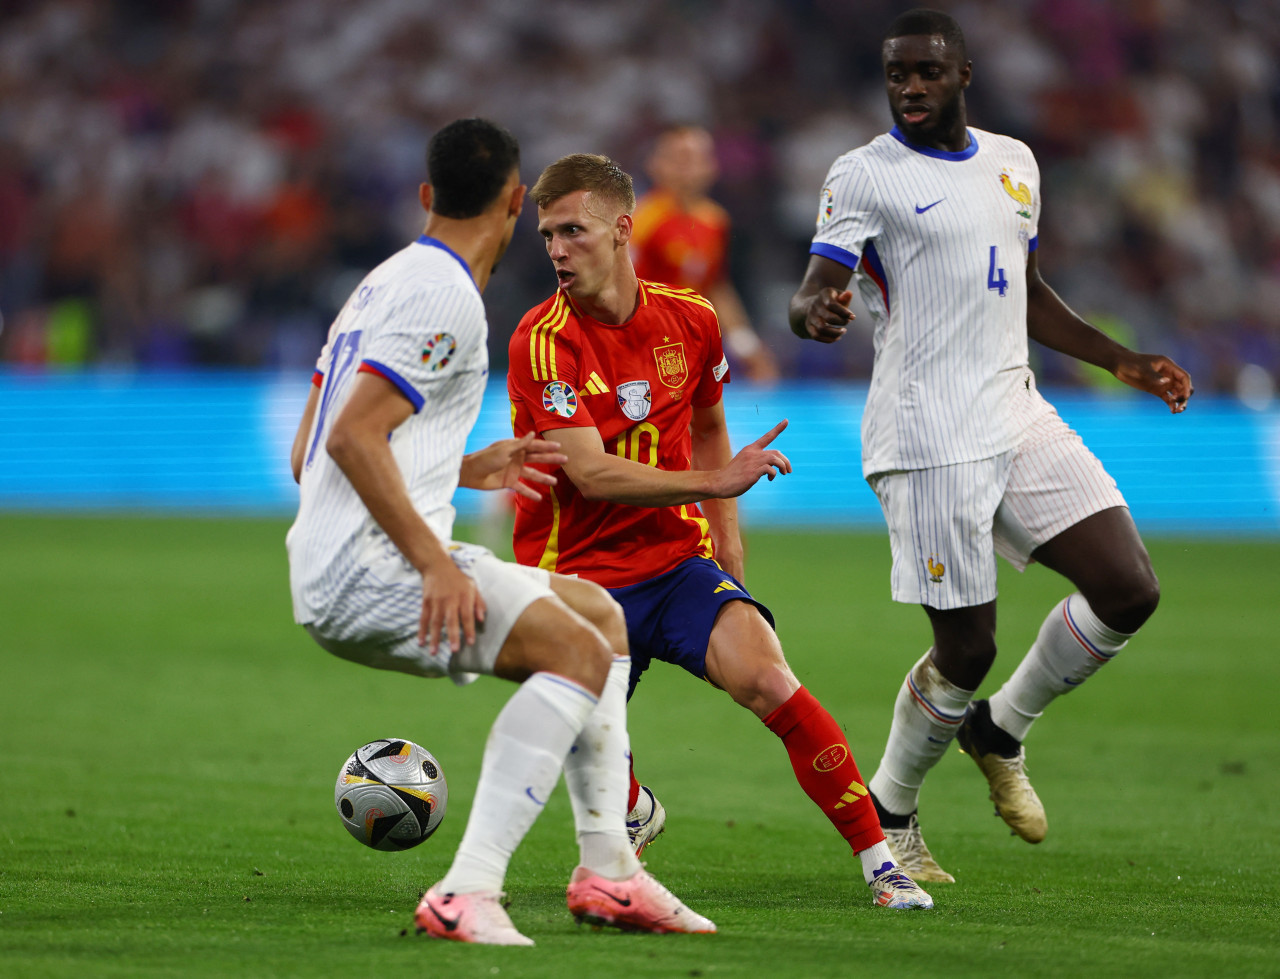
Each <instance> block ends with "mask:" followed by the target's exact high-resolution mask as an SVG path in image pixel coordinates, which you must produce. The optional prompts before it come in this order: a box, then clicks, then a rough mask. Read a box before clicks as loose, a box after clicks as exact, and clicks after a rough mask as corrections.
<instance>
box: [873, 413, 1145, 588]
mask: <svg viewBox="0 0 1280 979" xmlns="http://www.w3.org/2000/svg"><path fill="white" fill-rule="evenodd" d="M867 482H869V483H870V484H871V488H872V489H873V490H875V493H876V496H878V497H879V498H880V506H881V508H882V509H883V511H884V517H885V522H886V523H887V524H888V525H889V546H890V549H891V550H892V552H893V570H892V572H891V573H890V585H891V590H892V594H893V599H894V601H897V602H909V603H912V604H919V605H928V606H929V607H930V608H936V609H953V608H965V607H968V606H972V605H983V604H985V603H987V602H990V601H993V600H994V599H995V597H996V555H997V554H999V555H1000V556H1001V557H1003V558H1004V559H1005V560H1006V561H1008V562H1009V563H1010V564H1012V565H1013V566H1014V567H1015V568H1017V569H1018V570H1019V571H1022V570H1024V569H1025V568H1026V566H1027V565H1028V564H1029V563H1030V562H1031V560H1032V558H1031V552H1032V551H1034V550H1035V549H1036V548H1037V547H1039V546H1040V545H1041V544H1044V543H1046V542H1047V541H1049V540H1052V539H1053V538H1054V537H1056V536H1057V535H1058V534H1060V533H1062V531H1064V530H1066V529H1067V528H1068V527H1071V526H1074V525H1075V524H1077V523H1079V522H1080V521H1081V520H1083V519H1084V518H1085V517H1088V516H1090V515H1092V514H1094V513H1098V512H1099V511H1101V510H1107V509H1110V508H1111V507H1118V506H1125V505H1126V504H1125V501H1124V497H1123V496H1122V495H1121V494H1120V490H1119V489H1117V488H1116V482H1115V480H1114V479H1112V478H1111V476H1110V475H1108V473H1107V471H1106V470H1105V469H1103V467H1102V463H1101V462H1099V461H1098V458H1097V456H1095V455H1094V454H1093V453H1092V452H1090V451H1089V450H1088V449H1087V448H1086V447H1085V444H1084V442H1083V441H1081V439H1080V436H1079V435H1077V434H1076V433H1075V432H1074V431H1073V430H1072V429H1071V428H1070V427H1068V425H1067V424H1066V422H1064V421H1063V420H1062V419H1061V418H1060V417H1059V416H1058V413H1057V412H1056V411H1050V412H1048V413H1046V414H1044V415H1042V416H1041V417H1040V418H1038V419H1037V420H1036V421H1035V422H1033V423H1032V424H1031V426H1030V427H1029V428H1028V429H1027V431H1026V432H1025V433H1024V435H1023V437H1022V441H1021V442H1020V443H1019V444H1018V445H1017V446H1016V447H1015V448H1013V449H1010V450H1009V451H1008V452H1005V453H1002V454H1001V455H998V456H995V457H994V458H991V459H981V460H978V461H977V462H963V463H957V464H956V465H952V466H940V467H938V468H936V469H912V470H906V471H895V472H886V473H876V474H875V475H873V476H870V477H868V479H867Z"/></svg>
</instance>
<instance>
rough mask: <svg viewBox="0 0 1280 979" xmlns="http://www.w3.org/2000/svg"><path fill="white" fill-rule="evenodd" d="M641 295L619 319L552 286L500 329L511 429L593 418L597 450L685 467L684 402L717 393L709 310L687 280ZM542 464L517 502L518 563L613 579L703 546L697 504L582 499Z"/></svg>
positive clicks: (717, 361)
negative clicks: (596, 313) (540, 486)
mask: <svg viewBox="0 0 1280 979" xmlns="http://www.w3.org/2000/svg"><path fill="white" fill-rule="evenodd" d="M640 300H641V301H640V303H639V305H638V306H637V309H636V312H635V314H634V315H633V316H632V317H631V319H630V320H628V321H627V322H626V323H625V324H622V325H621V326H616V325H610V324H605V323H600V322H598V321H596V320H594V319H592V318H591V317H589V316H587V315H585V314H584V313H581V312H580V311H579V310H577V309H575V308H574V306H573V304H572V303H571V302H569V301H567V299H566V297H565V296H564V294H563V293H559V292H558V293H557V294H556V295H555V296H553V297H551V298H550V299H548V300H547V301H546V302H544V303H542V304H541V305H539V306H538V307H536V308H534V309H532V310H530V311H529V312H528V313H526V314H525V316H524V317H523V319H522V320H521V321H520V325H519V326H518V327H517V328H516V331H515V334H514V335H513V336H512V338H511V345H510V355H511V356H510V364H511V367H510V370H509V372H508V375H507V389H508V394H509V395H510V398H511V404H512V407H513V412H512V419H513V422H512V427H513V431H514V432H515V434H516V436H517V437H519V436H522V435H524V434H525V433H526V432H530V431H536V432H538V433H542V434H547V433H554V432H555V430H557V429H561V428H595V429H596V430H597V431H598V432H599V433H600V438H601V441H602V442H603V444H604V448H605V451H606V452H610V453H613V454H615V455H619V456H621V457H623V458H626V459H629V460H631V461H633V462H637V463H640V464H642V465H650V466H655V467H657V468H660V469H667V470H672V471H682V470H686V469H688V468H689V465H690V458H691V455H692V450H693V446H692V439H691V436H690V433H689V425H690V422H691V421H692V417H693V410H694V409H695V408H700V407H708V406H710V405H714V404H715V403H716V402H718V401H719V400H720V397H721V385H722V383H723V382H724V380H726V379H727V376H726V368H727V364H726V361H725V359H724V351H723V350H722V348H721V345H720V331H719V326H718V324H717V322H716V317H715V312H714V311H713V310H712V309H711V306H710V304H709V303H707V302H706V300H704V299H703V298H702V297H701V296H699V295H698V294H697V293H695V292H692V291H691V290H687V289H676V288H673V287H670V286H666V285H662V284H659V283H653V282H646V281H642V282H641V283H640ZM553 360H554V368H553V367H552V363H553ZM548 437H550V438H553V439H554V435H553V434H551V435H548ZM552 471H554V472H555V473H556V475H557V476H558V478H559V482H558V483H557V484H556V486H555V489H554V492H553V493H547V494H544V496H543V497H542V498H541V499H540V500H539V501H538V502H534V501H531V500H525V499H523V498H517V500H516V527H515V553H516V560H517V561H519V562H520V563H522V564H529V565H536V566H540V567H543V568H546V569H548V570H552V571H559V572H562V573H565V574H578V575H581V576H582V577H584V578H587V579H589V580H592V581H596V582H599V583H600V584H602V585H605V586H606V587H619V586H621V585H628V584H634V583H636V582H638V581H644V580H646V579H648V578H652V577H654V576H656V575H658V574H662V573H663V572H664V571H668V570H670V569H671V568H673V567H674V566H675V565H677V564H679V563H680V562H681V561H683V560H685V559H686V558H689V557H693V556H695V555H697V556H703V557H711V556H712V547H711V538H710V533H709V528H708V524H707V521H706V518H705V517H704V516H703V515H702V513H701V511H700V510H699V509H698V507H697V506H695V505H693V504H687V505H685V506H678V507H633V506H626V505H622V504H615V503H608V502H604V501H593V500H588V499H586V498H585V497H584V496H583V495H582V494H581V493H580V492H579V491H578V488H577V487H576V486H574V484H573V482H572V481H571V480H570V479H569V478H568V476H567V475H565V473H564V472H562V471H559V470H552Z"/></svg>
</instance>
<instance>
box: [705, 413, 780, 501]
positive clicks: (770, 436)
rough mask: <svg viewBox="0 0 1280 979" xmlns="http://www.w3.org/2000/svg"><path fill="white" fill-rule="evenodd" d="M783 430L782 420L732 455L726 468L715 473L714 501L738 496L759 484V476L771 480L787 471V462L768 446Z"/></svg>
mask: <svg viewBox="0 0 1280 979" xmlns="http://www.w3.org/2000/svg"><path fill="white" fill-rule="evenodd" d="M786 427H787V420H786V419H785V418H784V419H782V421H780V422H778V424H776V425H774V426H773V428H771V429H769V431H767V432H765V433H764V434H763V435H761V436H760V437H759V438H758V439H756V440H755V441H754V442H752V443H751V444H750V445H748V446H747V447H746V448H744V449H743V450H742V451H741V452H739V453H738V454H737V455H736V456H734V457H733V459H732V460H731V461H730V462H729V465H727V466H725V467H724V468H723V469H721V470H720V471H719V472H718V473H717V477H718V478H717V481H716V492H715V496H716V497H717V498H718V499H722V500H725V499H729V498H730V497H733V496H741V495H742V494H743V493H745V492H746V491H747V490H749V489H751V487H752V486H754V485H755V484H756V483H757V482H759V480H760V477H761V476H764V477H766V478H768V479H773V477H774V476H776V475H778V473H789V472H791V460H790V459H788V458H787V457H786V456H784V455H783V454H782V453H781V452H779V451H778V450H777V449H770V448H769V447H768V446H769V443H770V442H772V441H773V440H774V439H776V438H777V437H778V436H779V435H781V434H782V432H783V430H784V429H785V428H786Z"/></svg>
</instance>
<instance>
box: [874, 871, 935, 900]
mask: <svg viewBox="0 0 1280 979" xmlns="http://www.w3.org/2000/svg"><path fill="white" fill-rule="evenodd" d="M934 866H937V865H936V864H935V865H934ZM939 869H941V868H939ZM867 886H868V887H870V888H871V896H872V898H873V899H874V900H875V902H876V904H878V905H879V906H880V907H882V908H893V909H894V910H896V911H908V910H910V909H912V908H931V907H933V898H931V897H930V896H929V895H928V893H927V892H926V891H925V889H924V888H923V887H921V886H920V885H919V884H917V883H916V882H915V881H914V880H912V879H911V878H910V877H908V876H907V875H906V874H904V873H903V872H902V870H901V869H900V868H898V867H894V868H893V869H891V870H886V871H885V872H884V873H883V874H881V875H880V876H879V877H877V878H876V879H875V880H873V881H872V882H871V883H870V884H868V885H867Z"/></svg>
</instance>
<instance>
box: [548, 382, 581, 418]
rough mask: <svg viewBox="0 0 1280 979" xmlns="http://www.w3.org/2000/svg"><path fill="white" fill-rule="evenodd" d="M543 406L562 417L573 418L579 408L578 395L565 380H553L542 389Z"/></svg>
mask: <svg viewBox="0 0 1280 979" xmlns="http://www.w3.org/2000/svg"><path fill="white" fill-rule="evenodd" d="M542 407H543V408H545V409H546V410H547V411H549V412H551V414H553V415H559V416H560V417H561V418H572V417H573V415H574V412H576V411H577V410H578V395H577V394H576V393H575V392H574V390H573V388H571V387H570V386H569V385H568V384H566V383H565V382H564V381H552V382H551V383H550V384H548V385H547V386H546V387H544V388H543V389H542Z"/></svg>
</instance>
